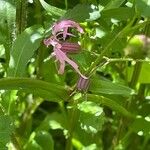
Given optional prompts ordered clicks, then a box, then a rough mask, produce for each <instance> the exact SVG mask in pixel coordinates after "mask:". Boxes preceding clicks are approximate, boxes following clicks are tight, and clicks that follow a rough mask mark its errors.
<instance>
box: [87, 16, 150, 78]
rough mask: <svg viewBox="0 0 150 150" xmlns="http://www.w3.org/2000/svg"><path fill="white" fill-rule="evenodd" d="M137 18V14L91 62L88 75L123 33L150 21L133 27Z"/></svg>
mask: <svg viewBox="0 0 150 150" xmlns="http://www.w3.org/2000/svg"><path fill="white" fill-rule="evenodd" d="M136 19H137V16H135V17H134V18H133V20H131V22H129V24H128V25H127V26H126V27H124V29H123V30H121V31H120V32H119V33H118V34H117V35H116V36H115V37H114V38H113V39H112V40H111V41H110V42H109V43H108V45H107V46H106V47H105V48H104V50H103V51H102V52H101V54H100V55H99V57H98V58H97V59H96V60H95V61H94V62H93V63H92V64H91V66H90V67H89V69H88V70H87V72H86V74H87V75H89V76H90V75H91V74H92V73H93V72H94V71H95V70H96V69H97V66H98V65H99V64H100V63H101V61H102V59H103V57H104V55H105V54H107V52H108V50H109V49H110V48H111V46H112V45H113V44H114V43H115V42H116V41H117V39H118V38H119V37H121V36H123V35H126V34H127V33H128V32H131V31H132V30H133V29H134V30H135V29H138V28H140V27H143V26H145V25H146V24H148V23H149V21H146V22H144V23H141V24H137V25H135V26H134V27H131V26H132V24H133V23H134V22H135V20H136Z"/></svg>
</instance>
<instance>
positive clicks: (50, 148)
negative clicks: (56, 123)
mask: <svg viewBox="0 0 150 150" xmlns="http://www.w3.org/2000/svg"><path fill="white" fill-rule="evenodd" d="M34 139H35V140H36V142H37V143H38V144H39V145H40V146H41V148H42V150H54V141H53V139H52V136H51V135H50V133H48V132H46V131H39V132H37V133H36V136H35V138H34Z"/></svg>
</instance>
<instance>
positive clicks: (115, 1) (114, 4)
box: [104, 0, 125, 10]
mask: <svg viewBox="0 0 150 150" xmlns="http://www.w3.org/2000/svg"><path fill="white" fill-rule="evenodd" d="M124 2H125V0H111V1H110V2H109V3H108V4H107V5H106V6H105V8H104V9H105V10H106V9H113V8H118V7H119V6H121V4H122V3H124Z"/></svg>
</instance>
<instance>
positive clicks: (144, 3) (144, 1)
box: [136, 0, 150, 17]
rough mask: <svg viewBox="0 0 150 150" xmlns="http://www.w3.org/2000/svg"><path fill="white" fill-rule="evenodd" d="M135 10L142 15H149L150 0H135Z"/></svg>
mask: <svg viewBox="0 0 150 150" xmlns="http://www.w3.org/2000/svg"><path fill="white" fill-rule="evenodd" d="M136 6H137V10H138V11H139V12H140V14H141V15H142V16H144V17H150V0H136Z"/></svg>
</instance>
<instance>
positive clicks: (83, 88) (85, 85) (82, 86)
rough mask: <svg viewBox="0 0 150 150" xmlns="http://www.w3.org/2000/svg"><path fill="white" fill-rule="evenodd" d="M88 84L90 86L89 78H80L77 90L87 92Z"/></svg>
mask: <svg viewBox="0 0 150 150" xmlns="http://www.w3.org/2000/svg"><path fill="white" fill-rule="evenodd" d="M89 84H90V79H89V78H87V79H85V78H83V77H81V76H80V78H79V80H78V82H77V89H78V90H79V91H87V90H88V88H89Z"/></svg>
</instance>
